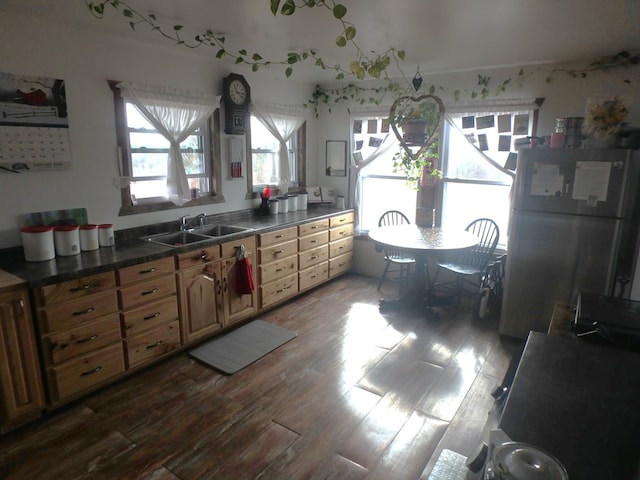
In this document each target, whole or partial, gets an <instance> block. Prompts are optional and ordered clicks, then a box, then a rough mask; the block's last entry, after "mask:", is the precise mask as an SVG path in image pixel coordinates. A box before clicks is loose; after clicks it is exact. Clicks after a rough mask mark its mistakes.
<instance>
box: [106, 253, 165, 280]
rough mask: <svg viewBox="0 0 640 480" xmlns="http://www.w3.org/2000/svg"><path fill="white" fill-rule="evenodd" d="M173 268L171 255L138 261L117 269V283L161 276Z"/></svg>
mask: <svg viewBox="0 0 640 480" xmlns="http://www.w3.org/2000/svg"><path fill="white" fill-rule="evenodd" d="M174 270H175V267H174V259H173V257H167V258H160V259H158V260H154V261H152V262H146V263H140V264H138V265H132V266H130V267H125V268H121V269H119V270H118V271H117V277H118V285H120V286H124V285H130V284H132V283H135V282H142V281H146V280H150V279H152V278H158V277H162V276H164V275H168V274H170V273H173V271H174Z"/></svg>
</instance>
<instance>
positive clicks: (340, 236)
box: [329, 212, 355, 278]
mask: <svg viewBox="0 0 640 480" xmlns="http://www.w3.org/2000/svg"><path fill="white" fill-rule="evenodd" d="M354 218H355V217H354V214H353V212H347V213H343V214H340V215H336V216H334V217H331V218H330V219H329V278H335V277H337V276H339V275H342V274H344V273H346V272H348V271H349V270H351V267H352V266H353V234H354V231H355V226H354Z"/></svg>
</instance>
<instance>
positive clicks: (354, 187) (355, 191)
mask: <svg viewBox="0 0 640 480" xmlns="http://www.w3.org/2000/svg"><path fill="white" fill-rule="evenodd" d="M399 145H400V142H398V139H397V138H396V136H395V135H393V134H387V135H386V136H385V137H384V139H383V140H382V143H381V144H380V145H379V146H378V147H377V148H376V149H375V150H373V151H372V152H371V153H370V154H369V155H368V156H367V157H366V158H363V159H362V160H361V161H360V162H358V163H355V164H351V167H350V170H351V175H350V177H349V180H350V185H349V198H353V199H354V208H355V209H356V215H357V222H356V224H357V225H361V224H362V218H361V212H362V209H361V208H359V207H360V205H361V203H362V191H361V189H362V174H363V172H364V169H365V168H366V167H367V166H368V165H371V164H372V163H373V162H375V161H376V160H377V159H378V158H380V157H381V156H383V155H385V154H386V153H387V152H389V150H391V149H392V148H393V149H397V148H398V146H399Z"/></svg>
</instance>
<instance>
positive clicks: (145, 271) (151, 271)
mask: <svg viewBox="0 0 640 480" xmlns="http://www.w3.org/2000/svg"><path fill="white" fill-rule="evenodd" d="M156 270H158V269H157V268H156V267H151V268H150V269H149V270H140V271H139V272H138V273H140V274H144V273H153V272H155V271H156Z"/></svg>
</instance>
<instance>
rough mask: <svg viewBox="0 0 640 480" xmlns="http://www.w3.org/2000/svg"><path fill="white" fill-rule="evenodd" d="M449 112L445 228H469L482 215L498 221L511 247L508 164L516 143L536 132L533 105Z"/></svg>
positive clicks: (502, 239) (502, 240)
mask: <svg viewBox="0 0 640 480" xmlns="http://www.w3.org/2000/svg"><path fill="white" fill-rule="evenodd" d="M497 110H498V109H496V110H491V109H487V111H475V112H471V113H469V112H466V113H454V114H449V115H448V116H447V117H448V118H447V121H445V126H444V135H443V137H444V142H443V151H442V157H443V167H442V169H443V174H444V178H443V181H442V198H441V203H440V205H439V208H441V209H442V226H443V227H445V228H447V227H450V228H465V227H466V226H467V225H468V224H469V223H470V222H471V221H473V220H474V219H476V218H481V217H488V218H491V219H493V220H494V221H495V222H496V223H497V224H498V227H499V228H500V243H499V246H501V247H506V244H507V232H508V226H509V209H510V190H511V184H512V183H513V176H512V175H513V174H511V175H510V174H509V173H507V172H506V171H505V170H504V168H503V166H504V165H505V164H506V161H507V158H508V156H509V154H510V153H513V152H515V151H516V150H517V148H516V146H515V144H516V141H517V140H519V139H525V138H526V137H527V136H530V135H532V132H534V131H535V121H536V113H535V110H534V108H533V107H529V106H520V107H519V108H518V107H512V108H510V109H508V110H507V111H505V109H504V108H501V109H499V110H500V111H497Z"/></svg>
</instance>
